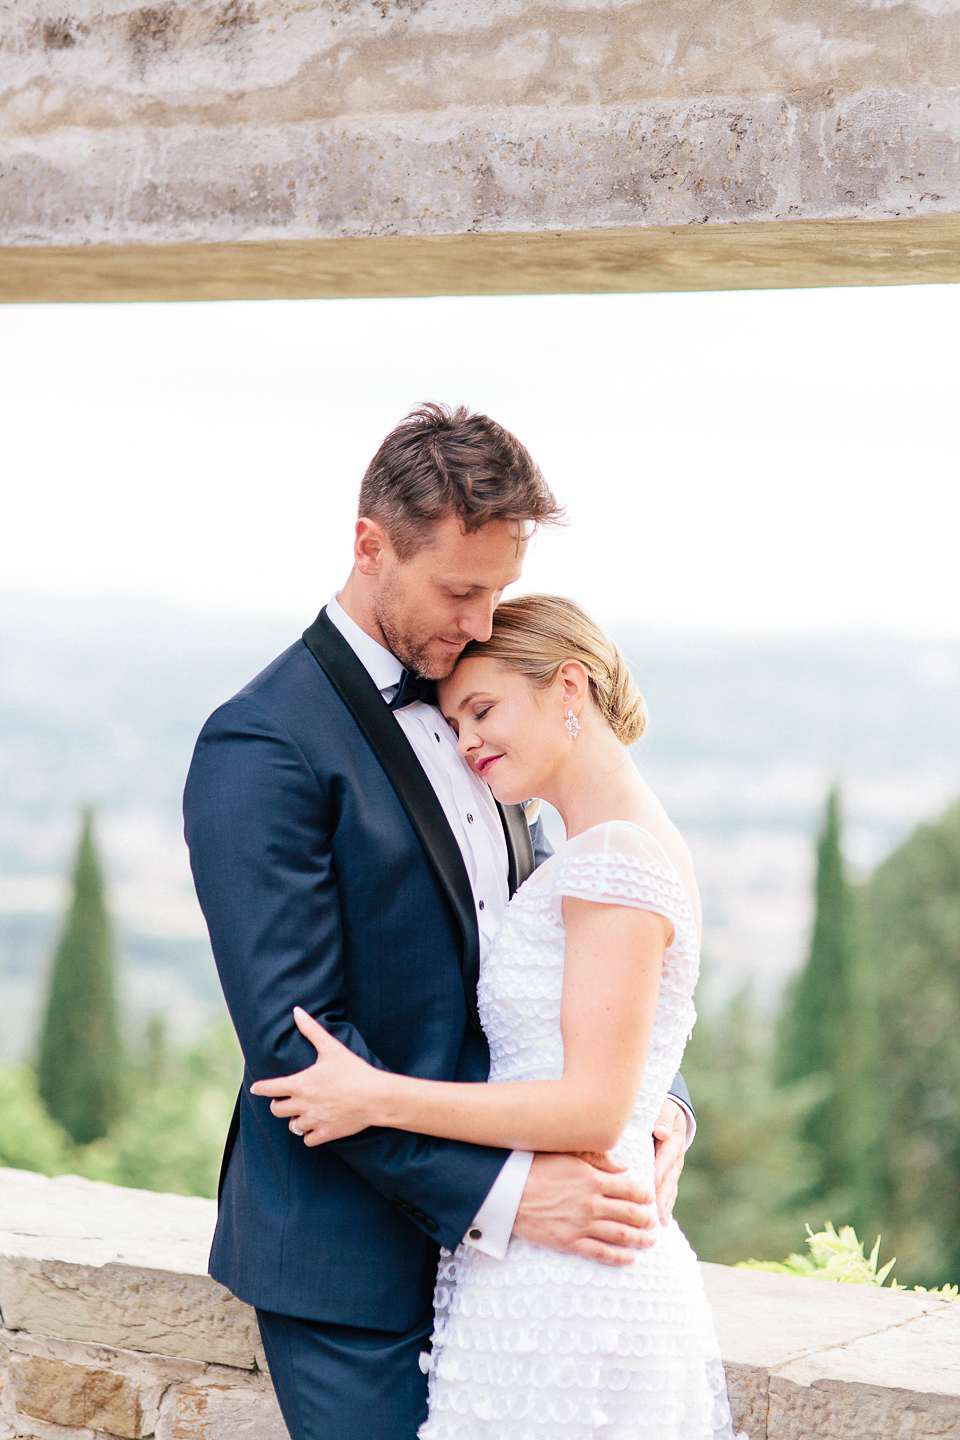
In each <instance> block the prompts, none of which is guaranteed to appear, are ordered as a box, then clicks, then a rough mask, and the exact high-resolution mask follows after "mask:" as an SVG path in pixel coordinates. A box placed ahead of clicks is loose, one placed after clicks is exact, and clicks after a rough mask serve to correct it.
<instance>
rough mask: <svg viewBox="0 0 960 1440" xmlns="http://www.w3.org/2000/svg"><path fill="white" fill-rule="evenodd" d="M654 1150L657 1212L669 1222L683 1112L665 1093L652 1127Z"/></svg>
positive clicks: (681, 1152)
mask: <svg viewBox="0 0 960 1440" xmlns="http://www.w3.org/2000/svg"><path fill="white" fill-rule="evenodd" d="M653 1148H654V1150H655V1151H656V1156H657V1159H656V1165H655V1167H654V1183H655V1184H656V1187H657V1214H658V1215H659V1216H660V1224H661V1225H669V1224H670V1220H671V1218H672V1216H673V1207H674V1205H675V1204H676V1203H677V1185H678V1183H679V1180H680V1171H681V1170H682V1169H683V1160H684V1156H685V1155H686V1153H687V1112H686V1110H684V1108H683V1106H682V1105H678V1104H677V1102H676V1100H672V1099H671V1098H670V1096H669V1095H668V1096H667V1098H666V1100H664V1102H663V1108H662V1109H661V1111H660V1114H659V1115H658V1116H657V1123H656V1125H654V1127H653Z"/></svg>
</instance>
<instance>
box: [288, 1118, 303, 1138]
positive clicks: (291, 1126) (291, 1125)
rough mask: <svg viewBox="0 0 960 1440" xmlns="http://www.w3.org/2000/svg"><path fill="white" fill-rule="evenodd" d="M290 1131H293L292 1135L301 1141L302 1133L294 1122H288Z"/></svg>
mask: <svg viewBox="0 0 960 1440" xmlns="http://www.w3.org/2000/svg"><path fill="white" fill-rule="evenodd" d="M290 1129H291V1130H292V1131H293V1133H294V1135H296V1136H297V1137H298V1138H299V1139H300V1140H302V1139H303V1131H302V1130H301V1129H300V1126H299V1125H298V1124H297V1122H296V1120H291V1121H290Z"/></svg>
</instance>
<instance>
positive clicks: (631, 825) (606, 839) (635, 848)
mask: <svg viewBox="0 0 960 1440" xmlns="http://www.w3.org/2000/svg"><path fill="white" fill-rule="evenodd" d="M563 851H564V852H565V853H567V854H571V855H577V854H580V855H584V854H596V855H610V854H618V855H633V856H636V857H637V858H639V859H650V860H654V861H659V862H660V863H663V861H664V860H666V859H668V858H669V856H668V852H667V848H666V846H665V845H664V843H663V841H662V840H661V839H660V837H659V836H658V835H656V834H655V833H654V831H653V830H650V829H648V828H647V827H646V826H645V825H643V824H641V823H640V821H638V820H624V819H613V820H602V821H601V822H600V823H599V824H598V825H591V826H590V828H589V829H588V830H582V831H581V832H580V834H579V835H574V836H572V837H571V838H570V839H569V840H568V841H567V843H566V845H565V846H564V847H563Z"/></svg>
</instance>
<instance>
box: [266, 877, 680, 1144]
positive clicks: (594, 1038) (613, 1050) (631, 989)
mask: <svg viewBox="0 0 960 1440" xmlns="http://www.w3.org/2000/svg"><path fill="white" fill-rule="evenodd" d="M563 918H564V926H565V929H566V936H567V939H566V951H565V963H564V978H563V997H562V1004H561V1029H562V1033H563V1055H564V1066H563V1077H562V1079H560V1080H523V1081H513V1082H507V1083H503V1084H495V1085H477V1084H453V1083H448V1082H446V1081H436V1080H418V1079H415V1078H412V1077H411V1076H407V1075H395V1074H391V1073H390V1072H389V1071H383V1070H377V1069H375V1068H373V1067H372V1066H369V1065H367V1064H366V1063H365V1062H364V1061H363V1060H361V1059H360V1058H359V1056H356V1055H354V1054H353V1053H352V1052H351V1051H349V1050H347V1049H346V1048H345V1047H344V1046H342V1045H340V1044H339V1042H338V1041H336V1040H335V1039H334V1038H333V1037H332V1036H331V1035H329V1034H328V1033H327V1032H326V1030H324V1029H323V1027H322V1026H321V1025H319V1024H318V1023H317V1022H316V1021H315V1020H314V1019H313V1018H312V1017H311V1016H309V1015H307V1014H306V1013H305V1012H304V1011H297V1012H295V1013H296V1018H297V1024H298V1025H299V1027H300V1029H301V1030H302V1031H303V1033H304V1035H306V1037H307V1038H308V1039H309V1040H310V1041H311V1042H312V1043H313V1044H314V1045H315V1046H316V1048H317V1061H316V1064H315V1065H311V1066H310V1068H309V1069H308V1070H303V1071H301V1072H300V1073H299V1074H298V1075H292V1076H287V1077H285V1078H283V1079H280V1080H268V1081H258V1082H257V1083H256V1084H255V1085H254V1086H253V1087H252V1089H253V1092H254V1094H257V1095H266V1096H271V1097H273V1103H272V1105H271V1107H270V1108H271V1110H272V1111H273V1113H274V1114H275V1115H278V1116H282V1117H285V1118H288V1119H290V1120H291V1121H292V1122H294V1123H295V1124H296V1125H297V1126H298V1128H299V1130H300V1131H301V1132H302V1133H303V1136H304V1139H305V1140H306V1143H307V1144H308V1145H321V1144H324V1143H325V1142H326V1141H328V1140H335V1139H338V1138H339V1137H340V1136H343V1135H352V1134H354V1133H355V1132H356V1131H358V1130H362V1129H365V1128H366V1127H367V1126H368V1125H382V1126H387V1127H389V1128H391V1129H395V1130H410V1131H413V1132H415V1133H417V1134H421V1135H436V1136H440V1137H442V1138H446V1139H450V1140H467V1141H470V1142H472V1143H473V1144H475V1145H496V1146H502V1147H504V1148H505V1149H513V1150H558V1151H578V1150H598V1151H603V1150H608V1149H609V1148H610V1147H611V1146H612V1145H614V1144H615V1143H616V1141H617V1140H618V1139H619V1138H620V1135H621V1133H622V1131H623V1128H624V1126H625V1125H626V1123H627V1120H628V1118H629V1116H630V1112H631V1109H632V1108H633V1104H634V1100H635V1098H636V1094H637V1090H638V1087H639V1084H640V1076H641V1073H642V1071H643V1065H644V1061H645V1060H646V1055H647V1047H648V1045H649V1042H650V1032H651V1029H652V1026H653V1016H654V1011H655V1009H656V1004H657V995H658V992H659V987H660V967H661V963H662V960H663V952H664V947H665V945H666V944H667V942H668V939H669V936H670V931H671V927H670V924H669V922H668V921H666V920H665V919H663V917H662V916H660V915H656V914H654V913H653V912H652V911H649V910H636V909H632V908H630V907H628V906H625V905H607V904H596V903H594V902H592V901H589V900H575V899H566V900H565V901H564V903H563Z"/></svg>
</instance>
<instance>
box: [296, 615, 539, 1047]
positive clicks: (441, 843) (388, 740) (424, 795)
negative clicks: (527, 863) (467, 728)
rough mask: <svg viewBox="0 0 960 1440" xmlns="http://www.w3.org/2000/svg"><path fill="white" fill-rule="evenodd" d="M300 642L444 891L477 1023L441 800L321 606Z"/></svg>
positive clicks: (468, 895)
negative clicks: (389, 788) (382, 775)
mask: <svg viewBox="0 0 960 1440" xmlns="http://www.w3.org/2000/svg"><path fill="white" fill-rule="evenodd" d="M303 643H304V644H305V645H306V647H307V649H308V650H309V651H310V653H311V655H312V656H313V658H314V659H315V660H316V661H317V664H318V665H319V666H320V668H321V669H322V670H323V672H324V674H325V675H326V676H327V679H328V680H329V681H330V683H331V685H332V686H333V688H334V689H335V690H336V692H337V694H338V695H339V696H340V699H341V700H342V701H343V703H344V704H345V705H346V707H347V709H348V710H349V711H350V713H351V715H352V716H353V718H354V720H355V721H356V722H357V725H358V726H359V727H360V730H361V731H362V732H363V734H364V735H365V736H366V739H367V741H368V743H369V745H370V747H371V749H372V750H373V753H374V754H375V755H376V757H377V759H378V760H379V762H380V764H381V765H382V766H383V769H384V771H385V772H386V775H387V778H388V779H389V780H390V783H391V784H392V785H393V788H394V789H395V790H396V792H397V794H398V796H399V797H400V800H401V801H402V803H403V806H404V809H405V810H406V812H407V814H408V815H409V817H410V820H411V822H412V824H413V827H414V829H415V830H416V832H417V834H418V835H419V837H420V841H421V843H422V845H423V848H424V850H425V851H426V853H427V856H428V858H429V860H430V863H431V864H432V865H433V868H434V870H435V871H436V873H437V878H438V879H439V881H440V883H441V885H442V886H443V888H444V890H445V892H446V895H447V899H448V900H449V901H450V904H451V906H452V908H453V913H454V914H455V915H456V917H457V922H458V924H459V926H460V929H461V931H462V932H463V956H462V961H461V968H462V971H463V990H464V994H465V995H466V998H467V1008H468V1010H469V1012H470V1021H471V1024H472V1025H473V1026H474V1027H475V1028H478V1027H479V1024H480V1021H479V1018H478V1016H477V981H478V979H479V978H480V936H479V933H478V930H477V917H476V912H475V911H474V906H473V891H472V889H471V887H470V879H469V877H468V875H467V871H466V866H465V865H464V863H463V856H462V854H461V853H460V846H459V845H458V844H457V841H456V837H455V836H454V833H453V831H452V830H451V829H450V826H449V824H448V823H447V817H446V816H445V815H444V813H443V806H442V805H441V804H440V801H439V800H438V799H437V796H436V793H435V791H434V789H433V786H432V785H431V784H430V781H429V780H428V779H427V777H426V774H425V773H424V770H423V766H422V765H421V764H420V761H419V760H418V759H417V757H416V754H415V753H414V750H413V747H412V746H411V744H410V742H409V740H408V739H407V737H406V735H404V733H403V731H402V730H401V729H400V726H399V725H398V724H397V722H396V719H395V718H394V716H393V715H392V714H391V712H390V710H389V709H388V707H387V706H386V705H385V704H384V702H383V697H382V695H381V694H380V692H379V690H378V689H377V688H376V686H375V685H374V683H373V681H372V680H371V679H370V676H369V675H368V674H367V671H366V670H365V668H364V666H363V665H362V664H361V662H360V661H359V660H358V659H357V657H356V655H355V654H354V652H353V650H352V649H351V648H350V646H349V645H348V644H347V642H346V640H344V638H343V636H342V635H341V634H340V631H339V630H338V629H337V627H336V626H335V625H333V624H332V623H331V622H330V620H328V618H327V612H326V608H324V609H323V610H321V611H320V614H319V615H318V616H317V618H316V620H315V621H314V622H313V624H312V625H311V626H310V628H309V629H308V630H305V631H304V632H303ZM524 825H526V822H525V821H524ZM528 843H529V833H528ZM531 862H532V847H531ZM531 868H532V865H531Z"/></svg>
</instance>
